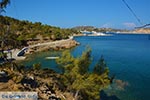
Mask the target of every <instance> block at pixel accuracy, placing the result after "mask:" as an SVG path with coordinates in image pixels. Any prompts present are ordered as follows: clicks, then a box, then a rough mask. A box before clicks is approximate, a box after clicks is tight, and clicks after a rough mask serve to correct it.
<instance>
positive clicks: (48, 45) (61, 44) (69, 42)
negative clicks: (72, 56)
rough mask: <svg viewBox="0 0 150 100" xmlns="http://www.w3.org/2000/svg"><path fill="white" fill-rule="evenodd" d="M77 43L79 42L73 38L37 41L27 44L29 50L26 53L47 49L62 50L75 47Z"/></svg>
mask: <svg viewBox="0 0 150 100" xmlns="http://www.w3.org/2000/svg"><path fill="white" fill-rule="evenodd" d="M77 45H79V42H77V41H75V40H73V39H66V40H58V41H54V42H51V41H50V42H44V43H38V44H35V45H29V50H28V51H27V53H32V52H40V51H48V50H63V49H69V48H72V47H75V46H77Z"/></svg>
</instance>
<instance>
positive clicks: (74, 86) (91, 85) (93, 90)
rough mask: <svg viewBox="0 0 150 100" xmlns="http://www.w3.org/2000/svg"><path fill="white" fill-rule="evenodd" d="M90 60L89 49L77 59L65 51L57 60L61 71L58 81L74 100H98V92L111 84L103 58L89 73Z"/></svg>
mask: <svg viewBox="0 0 150 100" xmlns="http://www.w3.org/2000/svg"><path fill="white" fill-rule="evenodd" d="M91 60H92V59H91V50H89V49H88V50H87V51H85V52H83V54H82V55H81V57H78V58H74V57H73V56H72V55H71V54H70V53H69V52H68V51H66V52H64V53H63V54H62V56H61V58H60V59H57V63H58V64H59V67H60V68H61V69H62V75H61V80H60V81H61V82H62V83H63V84H64V86H65V87H66V88H65V91H69V92H71V93H72V94H73V96H74V98H75V100H100V95H99V94H100V90H102V89H104V88H105V87H107V86H108V85H109V84H110V82H111V80H110V78H109V76H108V74H109V70H108V67H107V66H106V64H105V61H104V59H103V57H101V59H100V61H99V62H98V63H97V64H96V66H94V70H93V71H89V67H90V64H91Z"/></svg>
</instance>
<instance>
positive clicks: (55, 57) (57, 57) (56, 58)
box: [45, 57, 59, 59]
mask: <svg viewBox="0 0 150 100" xmlns="http://www.w3.org/2000/svg"><path fill="white" fill-rule="evenodd" d="M58 58H59V57H45V59H58Z"/></svg>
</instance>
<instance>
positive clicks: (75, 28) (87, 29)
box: [72, 26, 128, 33]
mask: <svg viewBox="0 0 150 100" xmlns="http://www.w3.org/2000/svg"><path fill="white" fill-rule="evenodd" d="M72 29H74V30H78V31H84V30H86V31H90V32H91V31H96V32H104V33H105V32H118V31H120V32H123V31H128V30H121V29H113V28H97V27H93V26H76V27H73V28H72Z"/></svg>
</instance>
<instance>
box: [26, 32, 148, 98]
mask: <svg viewBox="0 0 150 100" xmlns="http://www.w3.org/2000/svg"><path fill="white" fill-rule="evenodd" d="M75 40H77V41H78V42H80V45H79V46H77V47H75V48H73V49H71V50H70V51H71V52H72V54H73V55H74V56H76V57H77V56H80V55H81V54H82V52H83V51H84V50H85V49H86V47H87V46H89V47H91V49H92V59H93V62H92V64H91V66H90V70H92V66H93V65H95V64H96V62H97V61H98V60H99V58H100V57H101V55H103V57H104V59H105V61H106V63H107V65H108V67H109V69H110V76H111V75H115V76H116V77H115V80H119V82H122V84H121V88H119V87H115V86H110V87H108V88H107V89H106V90H105V93H106V94H107V97H108V99H109V100H148V99H150V35H146V34H112V36H101V37H100V36H80V37H75ZM61 52H62V51H55V52H54V51H47V52H41V53H35V54H33V55H30V56H29V59H28V60H27V61H25V62H23V63H24V64H25V65H27V66H30V65H32V64H33V63H41V64H42V66H43V67H48V68H51V69H54V70H55V71H58V72H59V69H58V68H57V67H56V66H57V65H56V63H55V60H46V59H45V57H47V56H59V55H60V54H61ZM112 96H115V97H116V98H111V97H112ZM109 97H110V98H109Z"/></svg>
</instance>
